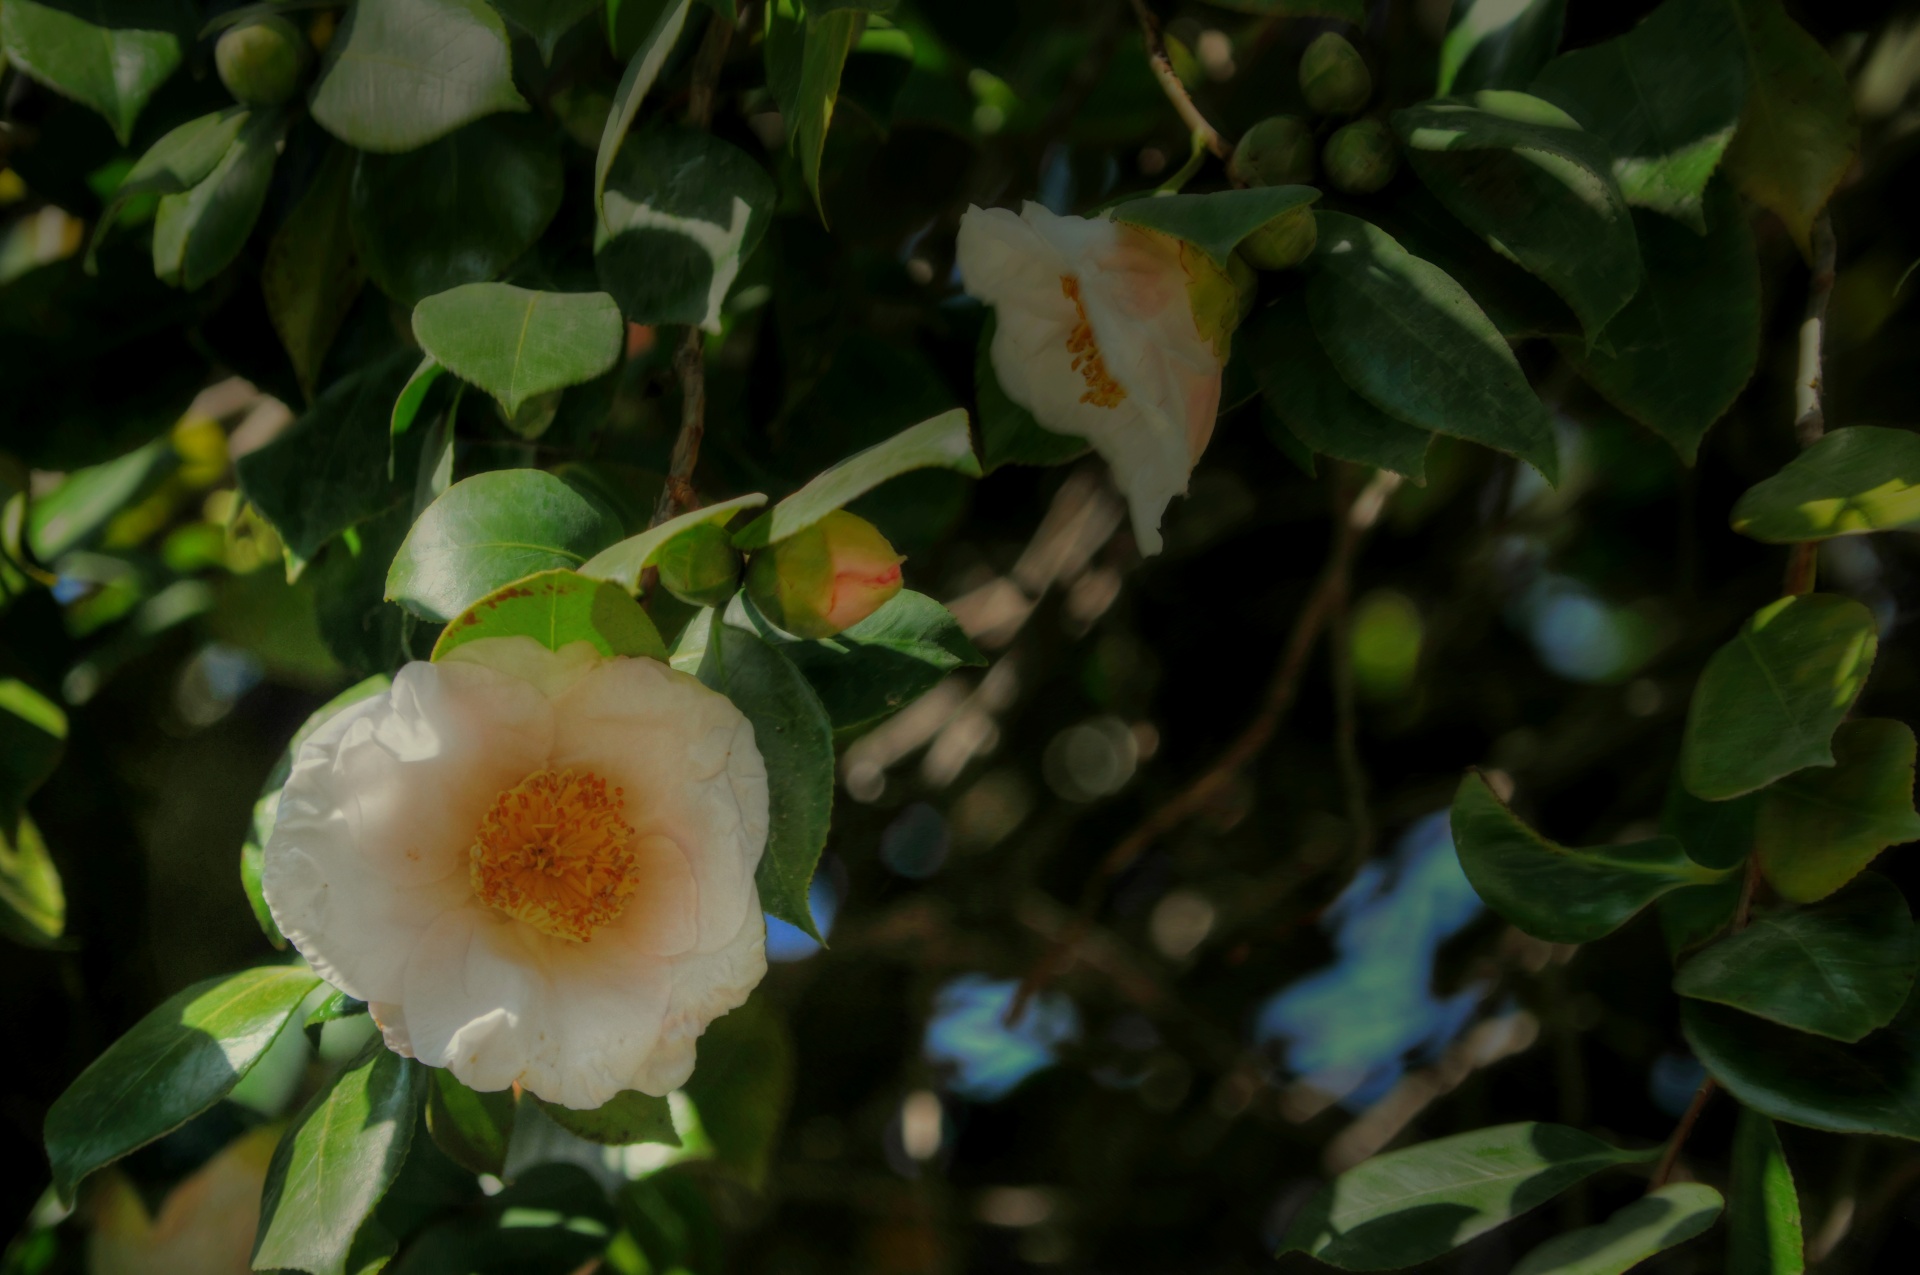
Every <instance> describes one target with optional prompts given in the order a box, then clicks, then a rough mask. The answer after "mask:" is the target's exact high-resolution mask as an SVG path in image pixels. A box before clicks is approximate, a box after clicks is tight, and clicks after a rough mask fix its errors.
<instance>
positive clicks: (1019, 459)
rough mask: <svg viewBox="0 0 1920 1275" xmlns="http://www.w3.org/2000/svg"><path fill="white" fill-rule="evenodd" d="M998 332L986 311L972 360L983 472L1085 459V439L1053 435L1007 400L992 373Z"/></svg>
mask: <svg viewBox="0 0 1920 1275" xmlns="http://www.w3.org/2000/svg"><path fill="white" fill-rule="evenodd" d="M998 328H999V322H998V319H997V317H996V315H995V314H994V312H993V310H992V308H991V307H989V308H988V309H987V320H986V323H985V324H984V325H982V327H981V329H980V347H979V350H978V351H977V352H976V354H975V355H974V360H973V387H974V398H975V400H976V405H977V406H978V408H979V410H980V453H981V461H980V463H981V468H982V470H983V472H985V473H989V474H991V473H992V472H993V471H994V470H996V469H998V468H1000V466H1002V465H1064V464H1066V463H1067V462H1068V461H1070V460H1078V459H1079V458H1080V457H1082V456H1084V455H1086V454H1087V440H1086V439H1084V438H1076V437H1075V436H1074V435H1072V434H1056V433H1054V432H1053V431H1052V430H1050V429H1047V428H1046V427H1045V426H1043V425H1041V424H1040V422H1039V421H1037V420H1035V419H1034V418H1033V413H1032V412H1029V411H1028V410H1027V409H1026V408H1024V407H1022V406H1020V405H1019V404H1018V403H1016V402H1014V401H1013V400H1012V399H1010V398H1008V397H1007V391H1006V389H1005V387H1003V386H1002V385H1001V384H1000V378H999V377H998V376H997V375H995V373H994V370H993V334H994V332H995V331H996V330H998Z"/></svg>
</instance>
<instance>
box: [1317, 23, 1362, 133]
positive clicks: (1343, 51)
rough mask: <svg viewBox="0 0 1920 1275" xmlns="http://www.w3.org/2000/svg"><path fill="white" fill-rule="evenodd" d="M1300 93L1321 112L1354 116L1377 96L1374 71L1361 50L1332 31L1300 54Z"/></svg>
mask: <svg viewBox="0 0 1920 1275" xmlns="http://www.w3.org/2000/svg"><path fill="white" fill-rule="evenodd" d="M1300 92H1301V93H1302V94H1303V95H1304V96H1305V97H1306V99H1307V105H1308V106H1310V107H1312V108H1313V109H1314V111H1316V112H1317V113H1319V114H1321V115H1351V114H1353V113H1354V112H1355V111H1357V110H1359V109H1360V108H1361V107H1363V106H1365V105H1366V104H1367V99H1368V98H1370V97H1372V96H1373V73H1372V72H1371V71H1369V70H1367V63H1366V59H1365V58H1362V57H1361V56H1360V51H1359V50H1358V49H1356V48H1354V47H1353V46H1352V45H1351V44H1348V43H1347V42H1346V40H1345V39H1343V38H1341V37H1340V36H1338V35H1335V34H1334V33H1333V32H1331V31H1328V32H1326V33H1325V34H1323V35H1321V36H1320V37H1319V38H1318V39H1316V40H1315V41H1314V42H1313V43H1312V44H1309V45H1308V46H1307V51H1306V52H1305V53H1304V54H1302V55H1301V56H1300Z"/></svg>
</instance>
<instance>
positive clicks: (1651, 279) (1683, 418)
mask: <svg viewBox="0 0 1920 1275" xmlns="http://www.w3.org/2000/svg"><path fill="white" fill-rule="evenodd" d="M1706 218H1707V233H1706V237H1705V238H1702V237H1700V236H1699V235H1696V234H1694V233H1693V232H1692V231H1690V230H1688V229H1686V228H1685V227H1684V226H1680V225H1678V224H1676V223H1675V222H1674V221H1673V220H1672V219H1670V218H1667V217H1660V216H1656V215H1654V214H1651V213H1636V214H1635V215H1634V219H1633V220H1634V225H1635V226H1636V227H1637V228H1638V230H1639V234H1640V260H1641V261H1642V263H1643V264H1644V265H1645V267H1646V278H1645V280H1644V281H1642V283H1641V285H1640V291H1639V292H1638V293H1637V294H1636V295H1635V296H1634V298H1633V300H1631V301H1629V302H1628V303H1627V305H1626V308H1625V309H1623V310H1622V311H1620V313H1619V314H1618V315H1616V316H1614V320H1613V322H1612V323H1609V324H1608V325H1607V330H1606V332H1605V333H1604V334H1603V336H1602V339H1601V341H1600V343H1599V344H1598V345H1596V346H1595V347H1594V348H1592V349H1587V348H1585V347H1584V345H1583V344H1582V343H1581V342H1578V341H1573V340H1565V339H1563V340H1561V341H1559V342H1558V344H1559V347H1560V353H1561V354H1562V355H1564V356H1565V357H1566V358H1567V359H1568V360H1569V361H1570V362H1572V364H1573V365H1574V367H1575V368H1577V369H1578V370H1579V372H1580V375H1581V376H1583V377H1585V378H1586V380H1587V382H1588V384H1590V385H1592V386H1593V387H1594V388H1595V389H1597V390H1599V391H1600V393H1601V394H1603V395H1605V396H1606V398H1607V400H1608V401H1609V402H1611V403H1612V404H1613V405H1614V406H1615V407H1617V408H1619V409H1620V410H1621V411H1623V412H1625V413H1626V414H1627V415H1629V416H1631V417H1633V418H1634V419H1635V420H1637V421H1639V422H1640V423H1641V424H1643V425H1645V426H1646V427H1647V428H1649V429H1651V430H1652V431H1653V432H1654V433H1656V434H1658V435H1659V436H1660V437H1662V438H1664V439H1666V440H1667V442H1668V443H1670V444H1671V445H1672V446H1673V449H1674V450H1675V451H1677V452H1679V453H1680V459H1682V460H1684V461H1686V462H1687V463H1688V464H1692V463H1693V459H1694V456H1695V454H1696V453H1697V452H1698V451H1699V448H1700V440H1701V438H1703V437H1704V436H1705V435H1706V432H1707V428H1708V427H1709V426H1711V425H1712V424H1713V423H1714V422H1715V421H1717V420H1719V419H1720V417H1721V416H1723V415H1725V414H1726V411H1727V409H1728V408H1729V407H1732V406H1733V401H1734V399H1736V398H1738V397H1739V396H1740V391H1741V390H1742V389H1744V388H1745V387H1746V384H1747V381H1748V379H1749V378H1750V377H1752V375H1753V369H1754V365H1755V364H1756V363H1757V362H1758V361H1759V358H1760V267H1759V261H1758V259H1757V258H1756V257H1755V255H1754V246H1753V232H1752V231H1751V230H1750V229H1748V227H1747V218H1746V214H1745V213H1743V212H1742V211H1741V210H1740V203H1739V201H1738V200H1737V199H1735V198H1734V197H1733V194H1732V192H1731V191H1729V190H1727V188H1726V186H1725V184H1724V183H1719V182H1716V183H1714V184H1713V185H1711V186H1709V187H1708V188H1707V196H1706Z"/></svg>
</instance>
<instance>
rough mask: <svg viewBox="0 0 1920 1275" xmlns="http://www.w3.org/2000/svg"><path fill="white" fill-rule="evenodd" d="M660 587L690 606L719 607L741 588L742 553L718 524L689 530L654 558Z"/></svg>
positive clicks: (672, 540)
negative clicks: (658, 573)
mask: <svg viewBox="0 0 1920 1275" xmlns="http://www.w3.org/2000/svg"><path fill="white" fill-rule="evenodd" d="M653 565H654V567H655V568H656V569H657V570H658V571H659V572H660V587H661V588H663V589H665V590H666V591H667V592H668V593H671V594H672V595H673V596H674V597H676V598H679V599H680V600H681V601H682V602H685V603H687V604H688V605H689V606H697V607H717V606H724V605H726V602H727V599H729V598H731V597H732V596H733V591H734V590H735V589H736V588H738V587H739V585H740V551H739V550H738V549H735V548H734V547H733V538H732V537H731V536H729V535H728V534H727V532H726V528H724V527H722V526H720V525H719V524H718V523H713V522H703V523H701V524H700V525H699V526H697V527H689V528H688V529H687V530H685V531H683V532H681V533H680V534H679V535H677V536H675V537H674V538H673V539H671V540H669V541H667V543H666V544H664V545H662V546H661V547H660V552H658V553H656V554H655V555H654V556H653Z"/></svg>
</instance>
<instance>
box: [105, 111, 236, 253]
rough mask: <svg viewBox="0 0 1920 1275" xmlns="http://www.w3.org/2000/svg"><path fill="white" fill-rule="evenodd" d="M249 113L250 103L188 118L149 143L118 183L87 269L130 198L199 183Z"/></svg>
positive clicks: (175, 191)
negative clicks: (102, 240) (144, 152)
mask: <svg viewBox="0 0 1920 1275" xmlns="http://www.w3.org/2000/svg"><path fill="white" fill-rule="evenodd" d="M247 114H248V113H247V109H246V108H245V107H244V106H229V107H227V108H226V109H225V110H221V111H215V112H213V113H212V114H211V115H202V116H200V117H199V118H198V119H191V120H188V121H187V122H186V123H185V124H182V125H180V126H179V127H178V128H176V129H173V130H172V131H170V132H168V133H167V134H166V135H165V136H163V137H161V139H160V140H159V141H157V142H155V143H154V144H153V145H152V146H150V147H148V148H147V153H146V154H144V155H142V156H141V157H140V158H139V159H138V160H136V161H135V162H134V165H133V167H132V168H130V169H128V170H127V175H126V176H125V177H123V178H121V179H120V184H119V185H118V186H116V187H114V191H113V198H112V199H111V200H109V201H108V202H107V206H106V208H105V209H104V210H102V212H101V214H100V218H99V220H98V221H96V222H94V224H93V235H92V237H91V238H90V239H89V240H88V241H87V272H88V273H89V274H91V273H93V271H94V266H95V261H94V253H95V251H96V250H97V249H98V248H99V246H100V240H101V239H102V238H103V237H104V236H105V235H106V233H107V230H108V229H109V228H110V227H111V226H112V225H113V224H114V223H115V221H116V220H117V219H118V214H119V212H120V209H121V208H122V207H124V206H125V205H126V203H127V201H128V200H130V199H132V198H134V196H136V195H177V194H179V193H180V192H181V191H183V190H191V189H192V188H193V187H195V186H197V185H199V184H200V182H201V180H202V179H203V178H205V177H206V175H207V174H208V173H210V172H212V171H213V167H214V165H215V164H218V163H219V162H220V161H221V159H222V158H224V157H225V155H226V153H227V151H228V149H229V148H231V147H232V145H233V143H234V140H235V139H236V138H238V137H239V136H240V130H241V129H242V128H244V127H245V126H246V123H247Z"/></svg>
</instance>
